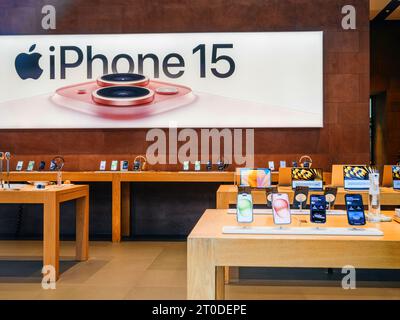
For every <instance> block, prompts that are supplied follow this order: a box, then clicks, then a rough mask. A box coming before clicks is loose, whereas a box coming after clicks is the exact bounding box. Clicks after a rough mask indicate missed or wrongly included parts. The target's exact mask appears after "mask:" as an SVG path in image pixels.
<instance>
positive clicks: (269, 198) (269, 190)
mask: <svg viewBox="0 0 400 320" xmlns="http://www.w3.org/2000/svg"><path fill="white" fill-rule="evenodd" d="M274 193H278V188H277V187H270V188H265V195H266V198H267V209H272V195H273V194H274Z"/></svg>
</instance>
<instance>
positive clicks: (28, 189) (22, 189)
mask: <svg viewBox="0 0 400 320" xmlns="http://www.w3.org/2000/svg"><path fill="white" fill-rule="evenodd" d="M13 186H15V187H16V189H11V190H10V189H1V188H0V194H10V193H49V192H55V193H63V192H71V191H78V190H85V189H87V188H88V186H86V185H75V184H63V185H61V186H57V185H49V186H46V188H45V189H37V188H36V187H35V186H33V185H30V184H11V187H13Z"/></svg>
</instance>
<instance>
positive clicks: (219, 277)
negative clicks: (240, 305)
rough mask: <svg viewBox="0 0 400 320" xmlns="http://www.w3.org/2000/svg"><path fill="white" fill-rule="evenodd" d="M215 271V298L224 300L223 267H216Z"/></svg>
mask: <svg viewBox="0 0 400 320" xmlns="http://www.w3.org/2000/svg"><path fill="white" fill-rule="evenodd" d="M215 273H216V276H215V277H216V278H215V299H216V300H225V267H216V268H215Z"/></svg>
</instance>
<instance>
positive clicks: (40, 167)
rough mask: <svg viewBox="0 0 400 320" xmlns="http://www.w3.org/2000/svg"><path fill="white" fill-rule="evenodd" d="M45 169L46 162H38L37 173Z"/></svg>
mask: <svg viewBox="0 0 400 320" xmlns="http://www.w3.org/2000/svg"><path fill="white" fill-rule="evenodd" d="M44 168H46V162H45V161H40V163H39V171H42V170H44Z"/></svg>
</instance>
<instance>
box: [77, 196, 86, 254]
mask: <svg viewBox="0 0 400 320" xmlns="http://www.w3.org/2000/svg"><path fill="white" fill-rule="evenodd" d="M88 258H89V195H86V196H85V197H82V198H79V199H77V200H76V260H78V261H86V260H87V259H88Z"/></svg>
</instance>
